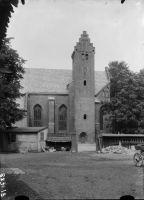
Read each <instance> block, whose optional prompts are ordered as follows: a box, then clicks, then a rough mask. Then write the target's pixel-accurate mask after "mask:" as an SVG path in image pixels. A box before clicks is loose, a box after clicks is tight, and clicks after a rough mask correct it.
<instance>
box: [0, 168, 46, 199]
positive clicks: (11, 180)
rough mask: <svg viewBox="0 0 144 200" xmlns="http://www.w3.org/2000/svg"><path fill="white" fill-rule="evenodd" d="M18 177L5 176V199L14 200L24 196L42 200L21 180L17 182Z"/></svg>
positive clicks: (13, 175)
mask: <svg viewBox="0 0 144 200" xmlns="http://www.w3.org/2000/svg"><path fill="white" fill-rule="evenodd" d="M3 167H4V165H3ZM19 176H20V174H5V183H6V185H5V189H6V196H5V199H9V200H14V199H15V198H16V197H17V196H21V195H24V196H27V197H29V199H41V200H43V198H42V197H41V196H40V195H39V194H38V193H37V192H36V191H34V190H33V189H32V188H30V187H29V186H28V185H27V184H26V183H25V182H23V181H22V180H19ZM23 176H24V175H23Z"/></svg>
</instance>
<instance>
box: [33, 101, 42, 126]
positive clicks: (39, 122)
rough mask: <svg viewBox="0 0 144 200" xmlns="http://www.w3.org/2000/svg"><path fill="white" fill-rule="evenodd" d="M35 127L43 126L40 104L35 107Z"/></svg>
mask: <svg viewBox="0 0 144 200" xmlns="http://www.w3.org/2000/svg"><path fill="white" fill-rule="evenodd" d="M34 126H36V127H39V126H42V107H41V106H40V105H39V104H37V105H35V106H34Z"/></svg>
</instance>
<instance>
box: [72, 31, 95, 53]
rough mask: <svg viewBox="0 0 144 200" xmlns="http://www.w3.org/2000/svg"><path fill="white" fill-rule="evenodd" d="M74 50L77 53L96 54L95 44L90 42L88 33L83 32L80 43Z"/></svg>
mask: <svg viewBox="0 0 144 200" xmlns="http://www.w3.org/2000/svg"><path fill="white" fill-rule="evenodd" d="M74 49H75V51H81V52H95V48H94V47H93V44H92V43H91V42H90V38H89V35H88V34H87V32H86V31H83V33H82V34H81V37H80V38H79V42H77V43H76V46H75V47H74Z"/></svg>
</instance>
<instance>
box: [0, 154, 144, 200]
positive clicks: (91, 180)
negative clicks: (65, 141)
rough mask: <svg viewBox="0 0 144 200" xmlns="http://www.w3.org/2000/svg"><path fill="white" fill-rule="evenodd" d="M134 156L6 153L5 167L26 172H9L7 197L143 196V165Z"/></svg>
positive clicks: (3, 164)
mask: <svg viewBox="0 0 144 200" xmlns="http://www.w3.org/2000/svg"><path fill="white" fill-rule="evenodd" d="M132 158H133V155H118V154H96V153H95V152H80V153H70V152H52V153H26V154H19V153H13V154H2V155H1V163H2V165H1V166H2V168H18V169H20V170H22V171H23V172H24V174H7V173H6V177H5V179H6V193H7V196H6V197H7V198H6V199H14V197H15V196H18V195H27V196H29V197H30V199H119V198H120V197H121V196H123V195H132V196H134V197H135V198H136V199H140V198H141V199H142V197H144V196H143V194H144V193H143V192H144V188H143V186H144V185H143V181H144V180H143V177H144V176H143V172H144V169H143V167H135V166H134V164H133V160H132Z"/></svg>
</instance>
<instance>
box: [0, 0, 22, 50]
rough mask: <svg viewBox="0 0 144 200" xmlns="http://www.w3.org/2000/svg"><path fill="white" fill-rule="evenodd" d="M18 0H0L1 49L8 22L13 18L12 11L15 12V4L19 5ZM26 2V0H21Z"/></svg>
mask: <svg viewBox="0 0 144 200" xmlns="http://www.w3.org/2000/svg"><path fill="white" fill-rule="evenodd" d="M18 2H19V1H18V0H0V49H1V45H2V42H3V40H4V38H5V37H6V32H7V27H8V23H9V21H10V18H11V13H13V12H14V10H13V7H12V5H13V6H15V7H17V6H18ZM21 2H22V4H25V0H21Z"/></svg>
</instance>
